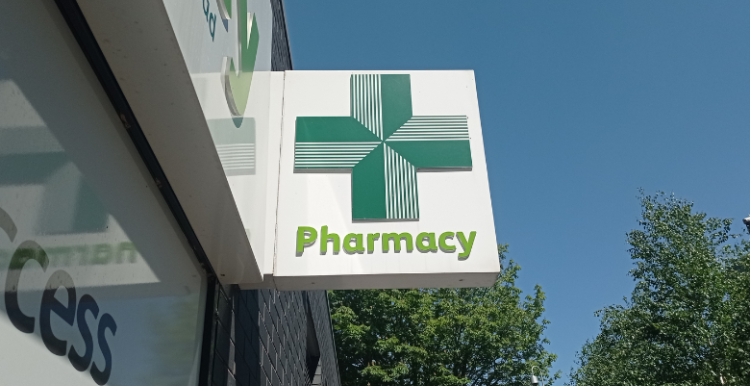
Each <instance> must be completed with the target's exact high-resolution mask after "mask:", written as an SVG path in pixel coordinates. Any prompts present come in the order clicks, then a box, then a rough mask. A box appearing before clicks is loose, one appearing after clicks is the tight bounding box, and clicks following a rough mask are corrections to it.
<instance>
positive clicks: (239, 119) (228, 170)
mask: <svg viewBox="0 0 750 386" xmlns="http://www.w3.org/2000/svg"><path fill="white" fill-rule="evenodd" d="M164 4H165V6H166V9H167V12H168V14H169V18H170V21H171V23H172V26H173V28H174V31H175V35H176V37H177V41H178V43H179V45H180V49H181V50H182V54H183V56H184V58H185V62H186V64H187V67H188V70H189V71H190V76H191V78H192V80H193V86H194V87H195V92H196V96H197V97H198V100H199V101H200V104H201V108H202V110H203V115H204V116H205V119H206V122H207V123H208V127H209V129H210V130H211V137H212V139H213V142H214V145H215V147H216V151H217V153H218V156H219V159H220V160H221V164H222V167H223V168H224V172H225V174H226V176H227V180H228V182H229V185H230V188H231V189H232V194H233V195H234V197H235V201H236V203H237V209H238V211H239V214H240V217H241V218H242V222H243V226H244V227H245V231H246V233H247V234H248V238H249V239H250V245H251V246H252V249H253V254H254V255H255V256H254V257H255V258H256V259H257V264H258V266H259V267H260V270H261V272H265V273H266V274H269V275H270V274H271V273H272V269H273V221H274V217H275V212H274V211H273V210H269V206H270V207H271V208H274V207H275V204H276V187H277V178H278V176H277V168H278V162H277V160H278V155H277V153H278V130H276V132H272V131H271V130H269V124H270V123H269V118H270V116H269V109H270V108H271V102H272V101H275V100H278V101H280V100H281V95H277V96H276V97H275V98H273V97H272V95H271V91H270V90H271V42H272V38H271V37H272V31H273V13H272V10H271V3H270V2H269V1H268V0H191V1H183V0H165V2H164ZM276 115H280V112H279V113H277V114H276ZM279 118H280V117H279ZM269 143H272V145H270V144H269ZM267 241H268V242H267ZM246 258H247V259H248V260H251V259H252V258H253V256H247V257H246ZM264 266H267V267H268V268H267V269H265V270H264Z"/></svg>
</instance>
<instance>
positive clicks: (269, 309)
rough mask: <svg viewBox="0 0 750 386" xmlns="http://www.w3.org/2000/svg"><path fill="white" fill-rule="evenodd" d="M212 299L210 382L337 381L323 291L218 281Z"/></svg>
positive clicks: (335, 385) (260, 385)
mask: <svg viewBox="0 0 750 386" xmlns="http://www.w3.org/2000/svg"><path fill="white" fill-rule="evenodd" d="M213 300H214V305H215V318H214V321H213V323H212V325H211V326H207V327H208V328H210V329H211V331H212V333H213V336H214V339H213V347H212V350H211V355H212V357H213V358H212V359H211V369H210V374H211V375H210V378H211V379H210V383H209V384H210V385H213V386H225V385H240V386H256V385H257V386H267V385H268V386H276V385H325V386H339V384H340V382H339V374H338V368H337V364H336V353H335V348H334V344H333V339H332V335H331V334H332V330H331V320H330V314H329V310H328V298H327V296H326V293H325V291H314V292H302V291H294V292H279V291H275V290H245V291H242V290H239V288H238V287H237V286H218V285H217V286H216V287H215V292H214V298H213ZM308 323H310V324H309V326H308ZM311 353H312V354H313V355H311ZM316 372H317V376H316Z"/></svg>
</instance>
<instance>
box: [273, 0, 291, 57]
mask: <svg viewBox="0 0 750 386" xmlns="http://www.w3.org/2000/svg"><path fill="white" fill-rule="evenodd" d="M271 9H272V10H273V40H272V42H271V69H272V70H274V71H284V70H291V69H292V51H291V50H290V48H289V36H288V35H287V28H286V17H285V16H284V1H283V0H271Z"/></svg>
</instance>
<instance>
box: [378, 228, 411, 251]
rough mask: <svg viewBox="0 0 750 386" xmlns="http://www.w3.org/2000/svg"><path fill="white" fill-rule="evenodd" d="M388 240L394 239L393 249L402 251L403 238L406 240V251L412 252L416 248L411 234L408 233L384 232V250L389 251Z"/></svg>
mask: <svg viewBox="0 0 750 386" xmlns="http://www.w3.org/2000/svg"><path fill="white" fill-rule="evenodd" d="M388 240H393V250H394V251H396V252H401V240H405V241H406V251H407V252H411V251H412V250H413V249H414V243H413V242H412V238H411V235H410V234H408V233H405V232H404V233H383V252H388V250H389V246H388Z"/></svg>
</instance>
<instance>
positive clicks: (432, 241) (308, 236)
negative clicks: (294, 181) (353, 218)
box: [297, 225, 477, 260]
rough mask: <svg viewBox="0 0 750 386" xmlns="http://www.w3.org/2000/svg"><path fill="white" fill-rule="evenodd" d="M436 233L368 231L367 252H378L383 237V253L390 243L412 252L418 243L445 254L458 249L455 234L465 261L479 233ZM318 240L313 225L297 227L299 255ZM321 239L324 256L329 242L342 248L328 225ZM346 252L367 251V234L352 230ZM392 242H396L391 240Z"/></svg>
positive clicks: (419, 246)
mask: <svg viewBox="0 0 750 386" xmlns="http://www.w3.org/2000/svg"><path fill="white" fill-rule="evenodd" d="M435 235H436V234H435V233H429V232H422V233H420V234H418V235H417V237H416V238H414V237H412V235H411V234H410V233H406V232H404V233H383V234H380V233H368V234H367V253H373V252H374V251H375V241H376V240H378V239H380V240H381V245H382V251H383V253H387V252H389V251H390V249H391V248H390V247H391V245H393V250H394V251H395V252H401V246H402V242H403V243H405V244H406V245H405V249H406V252H407V253H409V252H412V251H413V250H414V246H415V244H416V247H417V250H418V251H420V252H437V251H438V248H440V250H441V251H443V252H446V253H453V252H456V245H455V242H454V240H453V238H454V237H457V238H458V242H459V245H460V246H461V248H462V249H463V251H462V252H459V254H458V259H459V260H466V259H468V258H469V254H471V247H472V246H473V245H474V238H475V237H476V235H477V232H474V231H472V232H470V233H469V237H468V238H467V237H466V235H465V234H464V232H456V233H454V232H443V233H441V234H440V236H438V237H435ZM317 239H318V231H317V230H316V229H315V228H313V227H298V228H297V256H300V255H302V252H303V251H304V250H305V247H309V246H312V245H313V244H315V241H316V240H317ZM320 239H321V240H322V241H323V242H322V243H320V254H321V255H324V254H326V253H327V252H328V242H329V241H330V242H332V243H333V253H339V251H340V250H341V237H339V235H337V234H336V233H328V226H327V225H323V226H322V227H320ZM343 241H344V243H343V244H344V252H346V253H348V254H354V253H365V235H364V234H362V233H349V234H347V235H346V236H344V240H343ZM391 241H393V242H391Z"/></svg>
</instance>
